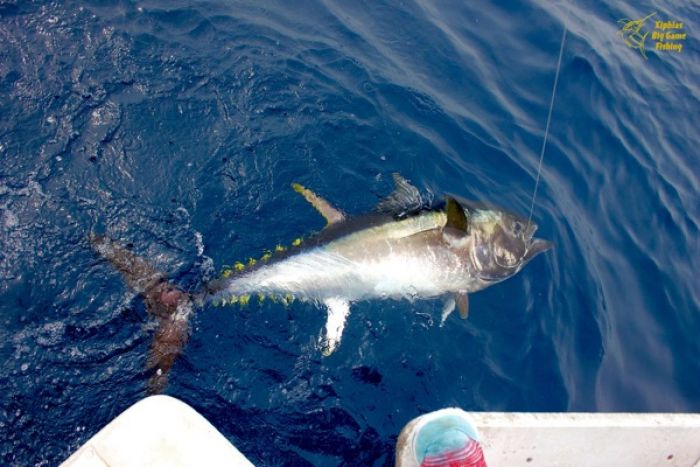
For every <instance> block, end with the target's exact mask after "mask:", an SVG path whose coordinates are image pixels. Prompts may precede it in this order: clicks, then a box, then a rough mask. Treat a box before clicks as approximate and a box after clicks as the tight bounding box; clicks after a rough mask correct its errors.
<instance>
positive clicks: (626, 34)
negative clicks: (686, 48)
mask: <svg viewBox="0 0 700 467" xmlns="http://www.w3.org/2000/svg"><path fill="white" fill-rule="evenodd" d="M652 18H653V20H652ZM618 23H619V24H621V25H622V26H621V27H620V30H619V31H618V33H619V34H620V36H621V37H622V39H623V40H624V41H625V44H627V47H629V48H631V49H634V50H638V51H639V53H640V54H641V55H642V57H644V59H645V60H646V59H647V54H646V50H647V45H648V44H652V43H653V49H654V50H656V51H657V52H677V53H681V52H682V51H683V41H685V40H686V39H687V33H686V32H685V31H684V26H685V25H684V24H683V23H682V22H679V21H673V20H667V21H662V20H659V19H657V17H656V12H653V13H650V14H648V15H647V16H645V17H643V18H640V19H628V18H623V19H621V20H619V21H618ZM650 32H651V36H650V34H649V33H650ZM648 38H650V39H651V40H650V41H649V42H647V39H648Z"/></svg>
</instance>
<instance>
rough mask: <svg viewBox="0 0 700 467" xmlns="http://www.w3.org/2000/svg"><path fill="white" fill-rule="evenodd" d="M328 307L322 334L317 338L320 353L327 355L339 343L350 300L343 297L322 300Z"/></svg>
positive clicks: (348, 311) (348, 312)
mask: <svg viewBox="0 0 700 467" xmlns="http://www.w3.org/2000/svg"><path fill="white" fill-rule="evenodd" d="M323 303H324V304H325V305H326V307H328V318H327V319H326V328H325V331H324V334H323V335H322V336H321V338H320V339H319V345H320V347H321V353H322V354H323V355H324V356H326V357H327V356H329V355H330V354H332V353H333V351H335V349H336V348H337V347H338V344H340V339H341V338H342V337H343V330H344V329H345V320H346V319H347V317H348V315H349V314H350V302H348V301H347V300H345V299H343V298H337V297H335V298H329V299H326V300H324V302H323Z"/></svg>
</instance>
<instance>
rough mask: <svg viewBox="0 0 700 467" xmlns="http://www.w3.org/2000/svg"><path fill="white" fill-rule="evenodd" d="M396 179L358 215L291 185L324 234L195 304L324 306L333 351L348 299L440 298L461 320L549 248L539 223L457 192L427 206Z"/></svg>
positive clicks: (217, 284)
mask: <svg viewBox="0 0 700 467" xmlns="http://www.w3.org/2000/svg"><path fill="white" fill-rule="evenodd" d="M394 181H395V184H396V188H395V190H394V192H393V193H392V194H391V195H390V196H389V197H388V198H386V199H385V200H384V201H382V202H381V203H380V204H379V205H378V206H377V208H376V209H375V211H374V212H372V213H370V214H367V215H364V216H360V217H355V218H349V217H347V216H346V215H345V214H344V213H343V212H342V211H340V210H338V209H337V208H335V207H334V206H332V205H331V204H330V203H329V202H328V201H326V200H324V199H323V198H321V197H320V196H318V195H316V194H315V193H313V192H311V191H310V190H308V189H306V188H304V187H303V186H301V185H299V184H294V185H293V187H294V189H295V190H296V191H297V192H299V193H300V194H301V195H303V196H304V197H305V198H306V199H307V200H308V201H309V202H310V203H311V204H312V205H313V206H314V207H315V208H316V209H317V210H318V211H319V212H320V213H321V215H323V216H324V217H325V218H326V220H327V222H328V225H327V226H326V227H325V229H324V230H323V231H321V232H320V233H319V234H317V235H315V236H313V237H311V238H309V239H307V240H305V241H304V242H302V243H300V242H296V243H297V246H296V247H295V248H292V249H289V250H286V251H279V252H278V254H277V255H270V254H268V255H265V256H264V257H263V259H262V260H261V261H255V262H251V263H252V264H250V265H249V266H247V267H246V266H244V265H243V264H241V263H239V265H238V267H237V268H236V269H237V271H236V270H234V271H232V273H231V274H230V275H228V277H225V278H222V279H220V280H217V281H214V282H212V283H209V284H208V285H207V287H206V292H205V294H204V295H203V296H200V299H204V300H208V301H212V302H214V303H216V304H232V303H247V302H248V301H249V300H250V298H251V297H256V296H258V297H260V299H263V298H265V297H272V298H273V299H275V298H276V299H279V300H282V301H290V300H294V299H299V300H302V301H309V302H314V303H317V304H319V305H322V306H325V307H326V308H327V310H328V318H327V320H326V325H325V330H324V332H323V334H322V336H321V338H320V340H319V344H320V347H321V350H322V352H323V354H324V355H330V354H331V353H332V352H333V351H334V350H335V349H336V348H337V346H338V344H339V343H340V341H341V338H342V334H343V329H344V327H345V322H346V319H347V317H348V315H349V313H350V305H351V304H352V303H353V302H357V301H360V300H371V299H409V300H416V299H427V298H435V297H446V302H445V307H444V309H443V317H442V321H443V322H444V320H445V319H446V318H447V316H449V314H450V313H451V312H452V311H453V310H454V309H455V308H458V309H459V312H460V315H461V316H462V317H463V318H466V317H467V314H468V309H469V307H468V298H467V297H468V295H467V294H468V293H470V292H476V291H478V290H481V289H483V288H485V287H488V286H490V285H493V284H495V283H497V282H500V281H502V280H504V279H507V278H508V277H511V276H512V275H514V274H516V273H517V272H518V271H520V269H522V267H523V266H524V265H525V264H526V263H527V262H528V261H530V260H531V259H532V258H534V257H535V256H536V255H537V254H539V253H541V252H543V251H545V250H547V249H549V248H551V246H552V244H551V243H550V242H548V241H545V240H541V239H536V238H533V235H534V233H535V230H536V229H537V226H536V225H535V224H534V223H532V222H528V221H527V220H525V219H523V218H521V217H518V216H516V215H514V214H509V213H507V212H505V211H503V210H500V209H492V208H488V207H486V206H483V205H479V204H476V203H472V202H468V201H465V200H461V199H459V198H457V197H455V196H447V197H446V198H445V201H444V202H442V203H439V204H438V205H434V206H429V205H427V202H426V200H425V199H424V198H423V197H422V196H421V195H420V193H419V191H418V190H417V189H416V188H415V187H414V186H412V185H411V184H410V183H409V182H408V181H406V180H405V179H404V178H402V177H401V176H400V175H398V174H394ZM280 249H281V248H278V250H280Z"/></svg>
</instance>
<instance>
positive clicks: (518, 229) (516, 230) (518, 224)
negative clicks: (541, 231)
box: [513, 221, 523, 235]
mask: <svg viewBox="0 0 700 467" xmlns="http://www.w3.org/2000/svg"><path fill="white" fill-rule="evenodd" d="M522 231H523V224H522V222H520V221H515V225H514V226H513V232H514V233H515V235H520V233H521V232H522Z"/></svg>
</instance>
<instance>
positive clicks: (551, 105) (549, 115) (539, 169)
mask: <svg viewBox="0 0 700 467" xmlns="http://www.w3.org/2000/svg"><path fill="white" fill-rule="evenodd" d="M566 31H567V28H566V24H564V32H563V33H562V36H561V46H560V47H559V60H558V61H557V72H556V74H555V75H554V86H552V98H551V99H550V101H549V112H548V113H547V124H546V125H545V128H544V140H542V150H541V151H540V162H539V164H538V165H537V178H536V179H535V189H534V190H533V191H532V201H531V202H530V215H529V216H528V217H527V227H528V229H529V228H530V222H531V221H532V211H533V209H535V198H536V197H537V188H538V187H539V185H540V173H541V172H542V161H543V160H544V150H545V148H546V147H547V137H548V136H549V124H550V122H551V121H552V109H553V108H554V96H556V94H557V83H558V82H559V70H560V69H561V57H562V55H564V42H566Z"/></svg>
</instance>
